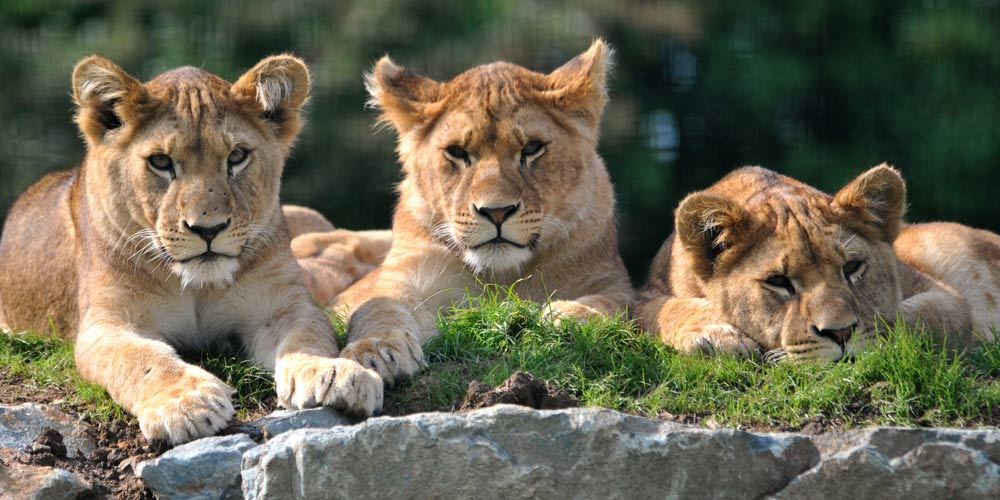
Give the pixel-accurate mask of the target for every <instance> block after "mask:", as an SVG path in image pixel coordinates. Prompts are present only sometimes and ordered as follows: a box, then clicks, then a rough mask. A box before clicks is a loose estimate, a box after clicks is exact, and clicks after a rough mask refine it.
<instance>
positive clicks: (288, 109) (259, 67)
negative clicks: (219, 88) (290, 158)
mask: <svg viewBox="0 0 1000 500" xmlns="http://www.w3.org/2000/svg"><path fill="white" fill-rule="evenodd" d="M309 82H310V79H309V68H308V67H306V63H305V62H303V61H302V59H299V58H298V57H295V56H292V55H288V54H282V55H277V56H270V57H266V58H264V59H262V60H261V61H260V62H259V63H257V64H256V65H255V66H254V67H253V68H250V70H249V71H247V72H246V73H244V74H243V76H241V77H240V79H239V80H236V83H234V84H233V86H232V88H231V89H230V92H231V93H232V94H233V95H234V96H236V97H237V98H238V99H240V100H241V101H242V104H243V105H245V106H248V107H250V108H251V109H253V110H254V111H256V112H257V113H259V114H260V116H261V117H262V118H263V119H264V120H266V121H268V122H269V123H271V124H272V125H273V127H274V131H275V134H276V135H277V136H278V139H279V140H280V141H281V142H282V143H283V144H284V145H285V146H288V145H290V144H291V143H292V141H293V140H294V139H295V136H296V135H298V133H299V130H301V129H302V116H301V115H302V106H303V105H305V103H306V99H307V98H308V97H309Z"/></svg>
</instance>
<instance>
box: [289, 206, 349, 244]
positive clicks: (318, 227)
mask: <svg viewBox="0 0 1000 500" xmlns="http://www.w3.org/2000/svg"><path fill="white" fill-rule="evenodd" d="M281 213H282V214H284V215H285V222H286V223H288V234H289V235H290V236H291V237H292V239H295V237H296V236H298V235H300V234H305V233H328V232H330V231H333V230H335V229H336V228H335V227H333V223H331V222H330V221H329V220H327V219H326V217H323V214H321V213H319V212H317V211H315V210H313V209H311V208H308V207H300V206H297V205H282V207H281Z"/></svg>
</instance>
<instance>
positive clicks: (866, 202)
mask: <svg viewBox="0 0 1000 500" xmlns="http://www.w3.org/2000/svg"><path fill="white" fill-rule="evenodd" d="M905 203H906V197H905V185H904V183H903V179H902V178H901V177H900V175H899V173H898V172H897V171H896V170H894V169H892V168H891V167H888V166H886V165H881V166H878V167H875V168H873V169H871V170H869V171H867V172H865V173H864V174H862V175H861V176H859V177H858V178H856V179H855V180H853V181H852V182H851V183H849V184H848V185H847V186H845V187H844V188H843V189H841V190H840V191H839V192H838V193H837V194H836V195H835V196H829V195H827V194H825V193H822V192H820V191H818V190H816V189H814V188H812V187H810V186H807V185H805V184H802V183H800V182H798V181H795V180H794V179H790V178H788V177H785V176H782V175H779V174H777V173H775V172H772V171H769V170H765V169H762V168H756V167H752V168H743V169H740V170H737V171H735V172H733V173H731V174H729V175H727V176H726V177H725V178H723V179H722V180H721V181H719V182H718V183H716V184H715V185H713V186H712V187H710V188H708V189H706V190H705V191H701V192H698V193H694V194H692V195H689V196H688V197H687V198H685V199H684V200H683V201H682V202H681V204H680V206H679V207H678V208H677V212H676V223H675V232H674V234H673V235H671V237H670V238H669V239H668V240H667V242H666V243H664V245H663V247H662V248H661V249H660V252H659V254H658V255H657V256H656V259H655V260H654V262H653V267H652V270H651V272H650V282H649V285H648V287H647V289H646V290H645V292H644V294H643V301H642V304H641V305H640V306H639V308H638V310H639V315H640V316H641V318H642V320H641V321H642V325H643V327H644V328H645V329H646V330H647V331H649V332H653V333H655V334H656V335H659V336H660V338H661V339H663V341H664V342H666V343H668V344H670V345H672V346H674V347H676V348H677V349H679V350H681V351H684V352H694V351H703V352H704V351H709V352H713V351H722V352H732V353H742V354H753V353H755V352H757V351H758V350H765V351H768V353H767V354H768V355H767V357H768V359H784V358H786V357H787V358H821V359H830V360H836V359H840V358H841V357H843V356H845V355H850V354H853V353H856V352H858V351H859V350H860V349H862V348H863V347H864V346H865V345H866V344H867V343H869V342H870V341H871V340H872V339H873V338H874V337H875V335H876V330H877V329H878V327H879V326H881V324H882V322H884V321H890V322H891V321H894V320H895V319H896V318H897V316H898V317H900V318H902V319H903V320H904V321H905V322H906V323H907V324H909V325H911V326H912V325H916V324H922V325H925V326H927V327H929V328H930V329H932V330H934V331H937V332H940V333H950V334H951V335H950V337H949V344H950V345H954V344H956V343H957V344H959V345H965V344H968V343H970V342H974V341H975V339H976V337H975V336H974V335H972V332H973V331H976V332H978V334H980V335H982V336H985V337H986V338H992V335H991V334H990V331H989V328H990V326H996V325H997V324H998V321H1000V317H998V314H1000V312H998V309H997V307H996V303H997V302H996V300H997V299H1000V293H998V287H1000V281H998V279H1000V276H998V275H997V274H996V273H992V274H991V269H993V268H996V267H997V265H998V264H1000V237H998V236H997V235H996V234H993V233H989V232H986V231H979V230H975V229H971V228H968V227H965V226H961V225H958V224H942V223H936V224H915V225H911V226H905V227H902V216H903V210H904V206H905ZM894 242H895V248H894V247H893V243H894ZM977 249H978V250H977ZM991 297H992V299H993V302H990V298H991Z"/></svg>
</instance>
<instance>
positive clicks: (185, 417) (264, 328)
mask: <svg viewBox="0 0 1000 500" xmlns="http://www.w3.org/2000/svg"><path fill="white" fill-rule="evenodd" d="M308 93H309V73H308V70H307V69H306V66H305V64H304V63H303V62H302V61H301V60H299V59H297V58H295V57H292V56H285V55H283V56H274V57H269V58H266V59H264V60H262V61H260V63H258V64H257V65H256V66H254V67H253V69H251V70H250V71H248V72H247V73H246V74H244V75H243V76H242V77H241V78H240V79H239V80H238V81H237V82H236V83H235V84H230V83H228V82H226V81H224V80H222V79H221V78H219V77H216V76H214V75H211V74H209V73H206V72H204V71H202V70H200V69H197V68H192V67H185V68H179V69H175V70H173V71H169V72H167V73H164V74H162V75H160V76H158V77H157V78H155V79H153V80H152V81H150V82H147V83H141V82H139V81H138V80H136V79H135V78H133V77H131V76H129V75H128V74H127V73H125V71H123V70H122V69H121V68H119V67H118V66H116V65H115V64H114V63H112V62H110V61H108V60H106V59H103V58H101V57H97V56H93V57H90V58H87V59H84V60H83V61H81V62H80V63H79V64H77V66H76V68H75V69H74V71H73V95H74V99H75V101H76V103H77V105H78V112H77V117H76V121H77V123H78V124H79V126H80V130H81V132H82V133H83V136H84V138H85V139H86V142H87V154H86V156H85V157H84V160H83V163H82V165H81V166H80V167H78V168H75V169H72V170H67V171H63V172H57V173H54V174H50V175H48V176H46V177H44V178H42V179H41V180H40V181H38V182H37V183H36V184H35V185H33V186H31V187H30V188H28V190H27V191H26V192H25V193H24V194H22V195H21V197H20V198H19V199H18V200H17V202H16V203H15V204H14V206H13V207H12V208H11V210H10V213H9V215H8V218H7V221H6V224H5V227H4V231H3V239H2V241H0V293H2V301H0V302H2V304H0V323H2V324H4V325H5V326H7V327H10V328H15V329H34V330H36V331H39V332H43V331H48V330H49V329H50V325H52V326H54V327H55V328H56V329H58V330H59V331H60V332H62V333H63V334H64V335H65V336H66V337H68V338H70V339H74V340H75V357H76V364H77V367H78V369H79V370H80V373H81V374H82V375H83V376H84V378H86V379H88V380H92V381H95V382H97V383H99V384H101V385H102V386H104V387H105V388H106V389H107V390H108V392H109V393H110V394H111V397H112V398H113V399H114V400H115V401H116V402H117V403H118V404H120V405H122V406H123V407H124V408H125V409H126V410H128V411H129V412H131V413H133V414H135V415H136V416H137V417H138V419H139V425H140V427H141V428H142V432H143V434H144V435H145V436H146V437H147V438H150V439H154V438H155V439H165V440H169V441H170V442H171V443H174V444H177V443H182V442H185V441H189V440H192V439H195V438H198V437H201V436H206V435H209V434H213V433H215V432H216V431H218V430H219V429H222V428H223V427H224V426H225V425H226V423H227V422H228V421H229V420H230V418H232V416H233V406H232V404H231V402H230V395H231V393H232V389H230V388H229V387H227V386H226V384H224V383H223V382H222V381H221V380H219V379H218V378H216V377H214V376H212V375H211V374H209V373H208V372H206V371H204V370H202V369H201V368H198V367H196V366H192V365H190V364H187V363H184V362H183V361H181V359H180V358H179V357H178V355H177V353H176V352H175V348H180V349H187V350H190V349H194V350H199V349H204V348H206V347H208V346H210V345H212V344H216V343H218V342H222V341H227V340H229V339H233V338H235V339H236V340H238V341H240V343H241V344H242V346H243V347H244V348H245V350H246V352H247V353H248V355H249V356H250V357H251V358H252V359H253V360H254V362H256V363H257V364H259V365H260V366H262V367H264V368H267V369H270V370H274V372H275V381H276V384H277V392H278V401H279V402H280V404H281V405H282V406H285V407H287V408H305V407H311V406H318V405H326V406H332V407H335V408H341V409H344V410H346V411H349V412H353V413H359V414H366V415H370V414H371V413H372V412H373V411H375V410H376V409H378V408H379V407H380V406H381V401H382V382H381V380H380V379H379V378H378V376H377V374H376V373H375V372H374V371H371V370H367V369H365V368H363V367H362V366H360V365H359V364H358V363H356V362H354V361H352V360H350V359H343V358H336V356H337V344H336V341H335V336H334V332H333V329H332V327H331V324H330V322H329V321H328V319H327V317H326V315H325V313H324V312H323V311H322V310H321V309H320V308H319V307H317V306H316V305H315V304H314V303H313V302H312V299H311V298H310V296H309V292H308V290H307V289H306V287H305V285H304V284H303V280H302V272H301V270H300V268H299V267H298V265H297V264H296V262H295V259H294V258H293V257H292V254H291V252H290V249H289V241H288V232H287V229H286V225H285V220H284V218H283V216H282V212H281V206H280V205H279V202H278V188H279V186H280V179H281V172H282V169H283V166H284V162H285V159H286V157H287V156H288V153H289V149H290V148H291V146H292V142H293V140H294V139H295V137H296V135H297V134H298V132H299V129H300V128H301V126H302V125H301V124H302V122H301V119H300V116H299V115H300V112H301V107H302V104H303V103H304V102H305V100H306V97H307V95H308Z"/></svg>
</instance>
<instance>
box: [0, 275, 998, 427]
mask: <svg viewBox="0 0 1000 500" xmlns="http://www.w3.org/2000/svg"><path fill="white" fill-rule="evenodd" d="M542 310H543V307H542V306H541V305H539V304H536V303H532V302H528V301H523V300H521V299H519V298H518V297H517V296H515V295H514V294H513V293H511V292H510V291H509V290H504V289H500V288H496V287H488V288H487V289H486V293H485V294H484V295H483V296H482V297H478V298H472V299H470V301H469V304H467V305H466V306H463V307H458V308H454V309H452V310H449V311H445V312H443V313H442V314H441V316H440V320H439V327H440V330H441V334H440V335H439V336H437V337H436V338H434V339H432V340H431V341H430V342H429V343H428V344H427V345H426V346H425V349H424V353H425V357H426V359H427V361H428V364H429V367H428V368H427V369H426V370H424V371H423V372H421V373H419V374H418V375H417V376H415V377H414V378H413V379H411V380H409V381H407V382H404V383H403V384H401V385H400V386H398V387H396V388H393V389H391V390H389V391H388V393H387V408H386V409H387V412H388V413H391V414H405V413H413V412H418V411H433V410H444V411H448V410H453V409H455V407H456V405H457V404H458V402H459V401H460V400H461V398H462V396H463V395H464V394H465V391H466V389H467V387H468V383H469V382H470V381H472V380H479V381H482V382H484V383H486V384H490V385H496V384H499V383H500V382H502V381H503V380H504V379H506V378H507V377H509V376H510V375H511V374H512V373H514V372H516V371H528V372H531V373H532V374H533V375H535V377H537V378H540V379H543V380H548V381H551V382H553V383H554V384H555V385H557V386H559V387H560V388H562V389H565V390H566V391H568V392H569V393H570V394H572V395H574V396H576V397H577V398H579V399H580V401H581V403H582V404H583V405H586V406H603V407H607V408H614V409H617V410H621V411H625V412H629V413H633V414H639V415H646V416H653V417H655V416H662V415H666V414H671V415H675V416H677V415H682V416H689V417H692V419H693V420H695V421H707V420H704V419H711V420H713V421H715V422H718V423H720V424H723V425H732V426H746V427H752V428H767V429H788V428H798V427H801V426H802V425H803V424H804V423H806V422H809V421H817V420H819V421H822V422H824V424H825V425H832V426H834V427H855V426H862V425H873V424H889V425H904V426H976V425H996V424H997V423H1000V342H992V343H988V344H985V345H983V346H981V347H979V348H978V349H976V350H974V351H968V352H953V351H950V350H949V349H947V348H946V347H945V346H941V345H939V344H936V343H935V342H934V341H932V340H931V336H930V335H926V334H923V333H921V332H919V331H913V330H911V329H908V328H895V329H894V330H893V331H892V332H891V333H890V334H889V335H887V336H886V337H884V338H883V339H881V340H879V341H878V342H877V343H876V345H874V346H873V347H872V348H871V349H869V350H867V351H866V352H865V353H863V354H861V355H860V356H857V357H856V358H854V359H853V360H849V361H846V362H840V363H795V362H782V363H764V362H763V361H756V360H745V359H737V358H734V357H730V356H717V357H704V356H684V355H680V354H678V353H677V352H675V351H674V350H672V349H671V348H669V347H666V346H664V345H662V344H661V343H660V342H659V341H657V340H656V339H653V338H652V337H650V336H648V335H646V334H644V333H643V332H641V331H639V329H638V328H636V327H635V325H634V324H632V323H630V322H627V321H624V320H622V319H620V318H612V319H605V320H600V321H591V322H588V323H580V322H575V321H565V322H563V323H562V324H560V325H559V326H558V327H557V326H553V325H552V324H551V323H550V322H548V321H546V320H544V319H543V314H542ZM337 322H338V323H341V324H342V322H340V321H337ZM190 361H193V362H196V363H198V364H200V365H202V366H204V367H205V368H206V369H208V370H209V371H211V372H213V373H215V374H216V375H218V376H220V377H221V378H222V379H223V380H224V381H226V382H227V383H229V384H230V385H232V386H233V387H235V388H236V389H237V394H236V396H235V397H234V400H235V401H234V403H235V405H236V406H237V408H238V409H239V410H238V412H239V415H240V416H241V417H243V418H247V417H248V416H253V415H256V414H259V413H262V412H266V411H269V410H270V409H273V408H274V384H273V381H272V380H271V378H270V375H269V374H267V373H266V372H264V371H262V370H260V369H258V368H256V367H253V366H251V365H250V363H249V362H247V361H244V360H240V359H237V358H234V357H229V356H217V355H216V356H206V357H202V358H198V359H193V360H190ZM0 368H3V372H6V373H5V374H3V375H0V378H4V379H6V380H0V381H2V382H4V384H2V385H4V386H6V387H5V388H4V389H2V390H0V401H15V400H24V399H28V400H30V399H31V398H30V397H28V396H30V394H32V393H33V392H34V393H38V394H42V393H44V394H52V393H62V394H64V398H65V399H67V400H69V401H70V402H74V403H78V404H80V405H81V406H84V407H85V408H86V411H87V412H88V413H90V414H91V415H92V416H95V417H96V418H98V419H114V418H122V417H123V413H124V412H122V410H121V409H120V408H119V407H118V406H117V405H115V404H114V403H112V402H111V400H110V398H109V397H108V396H107V394H106V393H105V392H104V391H103V390H102V389H101V388H99V387H97V386H95V385H93V384H89V383H87V382H84V381H83V380H82V379H80V377H79V375H78V374H77V373H76V371H75V370H74V367H73V356H72V346H71V345H69V344H67V343H65V342H63V341H60V340H57V339H52V338H46V337H40V336H36V335H33V334H18V335H11V334H2V335H0Z"/></svg>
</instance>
